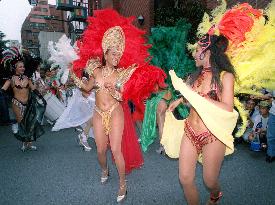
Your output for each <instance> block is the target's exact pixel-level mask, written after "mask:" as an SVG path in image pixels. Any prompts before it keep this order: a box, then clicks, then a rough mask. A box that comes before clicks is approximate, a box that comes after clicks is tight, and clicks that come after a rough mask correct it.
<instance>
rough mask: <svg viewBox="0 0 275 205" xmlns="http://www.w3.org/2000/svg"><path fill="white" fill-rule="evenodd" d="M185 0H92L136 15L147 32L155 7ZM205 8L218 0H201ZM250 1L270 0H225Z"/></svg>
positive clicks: (262, 5)
mask: <svg viewBox="0 0 275 205" xmlns="http://www.w3.org/2000/svg"><path fill="white" fill-rule="evenodd" d="M181 1H186V0H93V8H94V9H102V8H114V9H116V10H118V11H119V12H120V13H121V14H122V15H124V16H136V17H137V18H136V19H135V21H134V24H135V25H136V26H138V27H140V28H142V29H145V30H146V31H147V32H149V31H150V28H151V27H152V26H154V13H155V9H156V8H158V7H159V6H166V5H169V6H174V5H177V4H178V3H179V2H181ZM201 1H202V2H203V3H204V5H205V6H206V8H207V10H209V11H210V10H212V9H214V8H215V7H216V6H217V5H218V3H219V0H201ZM244 2H248V3H250V4H251V5H252V6H253V7H254V8H265V7H266V6H267V5H268V3H270V2H271V0H227V4H228V7H229V8H230V7H232V6H233V5H235V4H237V3H244ZM139 16H140V17H141V16H142V17H143V19H144V22H143V23H142V24H140V23H138V17H139Z"/></svg>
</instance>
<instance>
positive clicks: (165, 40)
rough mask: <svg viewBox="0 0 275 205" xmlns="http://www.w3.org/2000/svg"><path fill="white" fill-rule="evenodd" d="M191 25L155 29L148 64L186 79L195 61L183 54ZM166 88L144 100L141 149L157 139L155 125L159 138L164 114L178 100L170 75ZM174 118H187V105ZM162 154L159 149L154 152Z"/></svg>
mask: <svg viewBox="0 0 275 205" xmlns="http://www.w3.org/2000/svg"><path fill="white" fill-rule="evenodd" d="M190 28H191V25H190V24H189V23H187V22H186V20H184V19H182V20H180V21H179V22H178V23H177V24H176V26H175V27H158V28H154V29H153V30H152V35H151V36H150V38H149V43H150V44H152V45H153V46H152V48H151V49H150V54H151V55H152V56H153V59H152V61H151V63H152V64H153V65H156V66H158V67H161V68H162V69H163V70H164V71H165V72H166V73H167V76H169V75H168V72H169V70H170V69H171V68H173V69H174V70H175V72H176V74H177V76H178V77H180V78H185V77H186V76H187V75H188V74H190V73H191V72H193V71H194V70H195V64H194V61H193V60H191V58H189V55H188V53H187V52H186V44H187V38H188V33H189V30H190ZM166 83H167V85H168V86H167V88H166V89H165V90H160V89H158V86H157V85H156V87H157V89H156V90H157V91H156V92H155V93H154V94H152V95H151V97H150V98H149V99H148V100H147V101H146V109H145V114H144V120H143V124H142V133H141V146H142V150H143V151H144V152H145V151H147V149H148V147H149V145H150V144H152V143H153V142H154V140H155V139H156V137H157V132H156V125H158V131H159V132H158V135H159V137H160V139H161V136H162V129H163V126H164V120H165V112H166V109H167V106H168V105H169V103H170V101H171V100H175V99H176V98H178V95H177V92H176V90H175V89H174V88H173V85H172V83H171V78H170V76H169V77H168V78H167V81H166ZM174 114H175V115H176V116H177V118H181V119H182V118H186V117H187V115H188V114H189V110H188V108H187V107H186V106H183V105H179V106H178V107H177V110H176V111H175V113H174ZM157 152H158V153H164V149H163V147H162V146H160V147H159V149H158V150H157Z"/></svg>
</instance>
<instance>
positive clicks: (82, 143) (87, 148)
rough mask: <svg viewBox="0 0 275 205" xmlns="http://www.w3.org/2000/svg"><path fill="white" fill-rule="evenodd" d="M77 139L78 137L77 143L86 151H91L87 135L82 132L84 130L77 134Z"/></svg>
mask: <svg viewBox="0 0 275 205" xmlns="http://www.w3.org/2000/svg"><path fill="white" fill-rule="evenodd" d="M78 139H79V145H80V146H82V147H83V148H84V150H85V151H87V152H89V151H91V149H92V148H91V147H90V145H89V144H88V142H87V136H86V135H85V134H84V132H82V133H81V134H79V135H78Z"/></svg>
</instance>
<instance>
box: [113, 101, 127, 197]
mask: <svg viewBox="0 0 275 205" xmlns="http://www.w3.org/2000/svg"><path fill="white" fill-rule="evenodd" d="M123 129H124V113H123V109H122V107H121V106H118V107H117V108H116V109H115V110H114V111H113V112H112V118H111V132H110V136H109V139H110V145H111V150H112V153H113V156H114V159H115V163H116V167H117V171H118V174H119V184H120V189H119V193H118V194H119V195H123V194H125V191H126V190H125V189H126V187H125V161H124V157H123V154H122V150H121V140H122V134H123ZM121 187H122V188H121Z"/></svg>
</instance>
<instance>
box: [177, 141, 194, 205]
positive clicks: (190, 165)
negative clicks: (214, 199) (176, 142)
mask: <svg viewBox="0 0 275 205" xmlns="http://www.w3.org/2000/svg"><path fill="white" fill-rule="evenodd" d="M197 159H198V154H197V150H196V148H195V146H193V144H192V143H191V142H190V140H189V139H188V138H187V137H186V136H183V138H182V141H181V147H180V156H179V179H180V182H181V185H182V186H183V190H184V195H185V198H186V201H187V204H188V205H198V204H199V193H198V190H197V187H196V184H195V171H196V164H197Z"/></svg>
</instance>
